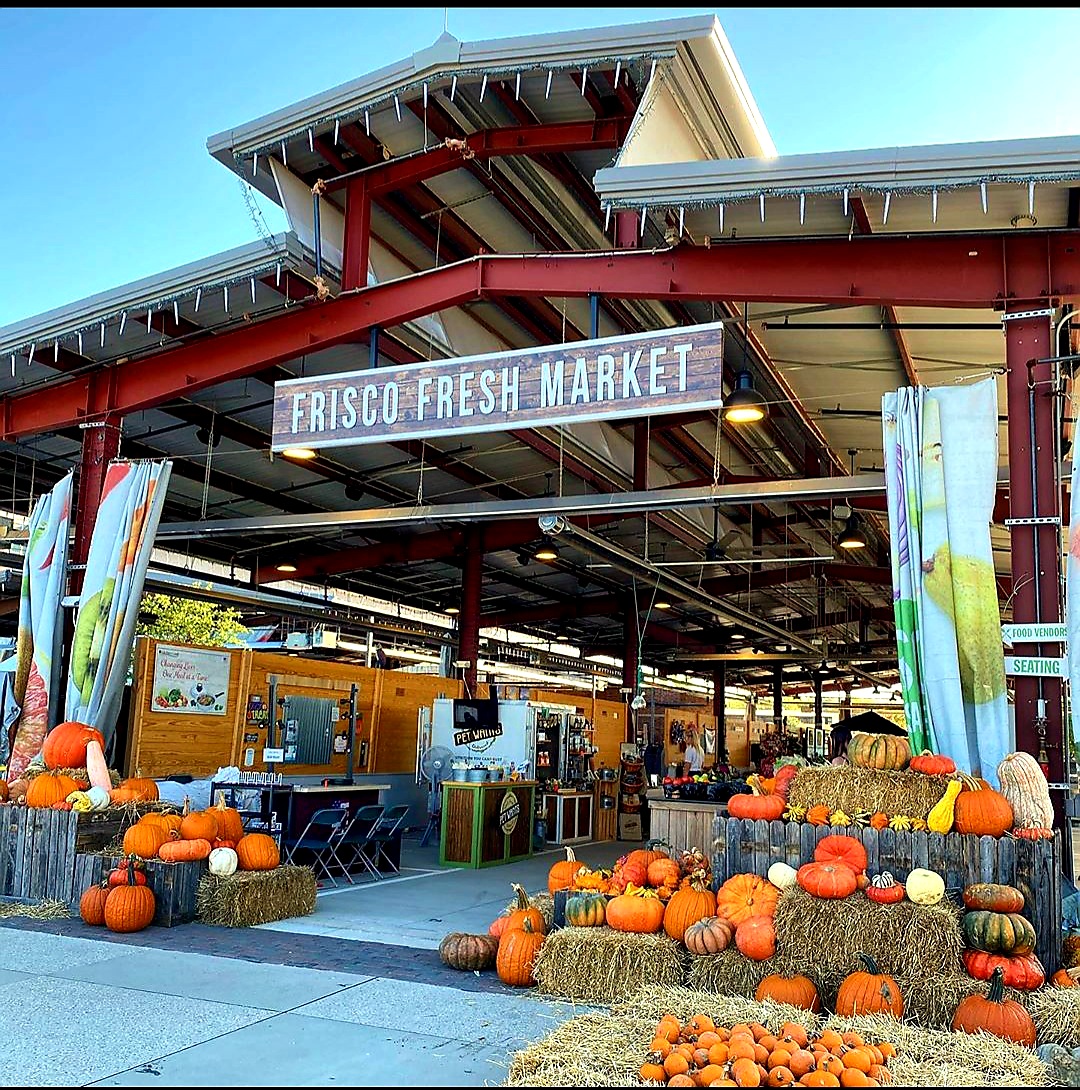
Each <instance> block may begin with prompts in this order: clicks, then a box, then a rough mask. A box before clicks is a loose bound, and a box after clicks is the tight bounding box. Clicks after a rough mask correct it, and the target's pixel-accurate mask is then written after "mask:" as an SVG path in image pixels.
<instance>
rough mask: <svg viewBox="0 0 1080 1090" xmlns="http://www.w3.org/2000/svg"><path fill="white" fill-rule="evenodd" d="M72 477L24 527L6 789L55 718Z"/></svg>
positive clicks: (0, 749) (3, 751)
mask: <svg viewBox="0 0 1080 1090" xmlns="http://www.w3.org/2000/svg"><path fill="white" fill-rule="evenodd" d="M72 476H73V474H71V473H69V474H68V475H67V476H66V477H64V478H62V479H61V480H60V481H58V482H57V483H56V486H55V487H54V488H53V490H52V491H51V492H46V493H45V494H44V495H42V496H41V497H39V498H38V501H37V503H36V504H35V505H34V511H33V514H32V515H31V516H30V524H29V526H28V527H27V532H28V535H29V538H28V541H27V546H26V555H25V556H24V557H23V575H22V587H21V590H20V595H19V635H18V638H17V641H16V649H15V654H16V663H15V684H14V693H13V695H14V697H15V701H16V703H17V704H18V705H19V706H20V707H21V709H22V711H21V714H20V716H19V718H18V719H17V720H16V721H15V724H14V735H13V737H12V738H11V739H10V742H11V746H10V755H9V754H8V752H7V749H8V746H7V743H8V741H9V739H8V738H7V737H6V735H5V737H4V738H3V739H2V743H3V744H0V759H2V758H5V757H6V758H7V772H6V774H5V775H6V778H7V780H8V782H9V783H10V782H13V781H14V780H17V779H18V778H19V776H21V775H22V773H23V772H24V771H25V769H26V766H27V765H28V764H29V763H30V762H31V761H32V760H33V759H34V757H36V756H37V754H38V753H40V752H41V745H42V743H43V742H44V741H45V735H46V734H47V733H48V730H49V728H50V727H53V726H55V725H56V723H57V722H58V721H59V718H60V694H59V692H58V691H57V690H58V688H59V684H58V682H59V666H60V656H61V654H62V639H63V633H64V626H63V625H62V624H61V623H60V599H61V597H62V596H63V593H64V589H65V586H66V583H67V554H68V527H69V524H70V521H71V482H72Z"/></svg>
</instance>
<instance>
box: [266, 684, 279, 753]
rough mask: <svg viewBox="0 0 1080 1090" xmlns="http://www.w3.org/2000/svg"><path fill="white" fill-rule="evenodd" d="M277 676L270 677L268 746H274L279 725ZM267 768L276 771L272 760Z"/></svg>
mask: <svg viewBox="0 0 1080 1090" xmlns="http://www.w3.org/2000/svg"><path fill="white" fill-rule="evenodd" d="M277 714H278V707H277V677H274V676H272V677H271V678H270V714H269V715H268V716H267V717H266V748H267V749H273V748H274V728H275V727H276V726H277ZM266 768H267V771H268V772H273V771H274V765H273V763H272V762H270V761H267V763H266Z"/></svg>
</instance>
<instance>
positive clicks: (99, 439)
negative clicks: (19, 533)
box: [71, 417, 120, 592]
mask: <svg viewBox="0 0 1080 1090" xmlns="http://www.w3.org/2000/svg"><path fill="white" fill-rule="evenodd" d="M82 429H83V436H82V461H81V462H80V464H79V490H78V495H77V498H76V506H75V549H74V553H73V555H72V563H74V564H85V563H86V558H87V556H89V554H90V537H91V535H92V534H93V532H94V523H95V522H96V521H97V513H98V506H99V505H100V503H101V488H102V485H103V484H104V483H105V472H106V470H107V469H108V466H109V463H110V462H111V461H112V460H113V459H114V458H115V457H116V456H117V454H118V453H119V452H120V422H119V420H117V419H116V417H107V418H106V419H105V421H104V422H102V423H100V424H97V423H95V424H83V425H82ZM82 578H83V577H82V572H81V571H76V572H72V576H71V582H72V590H73V592H78V591H79V590H80V589H81V587H82Z"/></svg>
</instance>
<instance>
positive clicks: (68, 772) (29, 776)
mask: <svg viewBox="0 0 1080 1090" xmlns="http://www.w3.org/2000/svg"><path fill="white" fill-rule="evenodd" d="M46 772H55V773H56V774H57V775H59V776H70V777H71V778H72V779H73V780H75V782H76V783H89V782H90V773H89V772H87V771H86V769H85V768H54V769H50V768H46V767H45V766H44V765H30V767H29V768H27V769H26V770H25V771H24V772H23V779H24V780H33V779H35V778H36V777H38V776H41V775H42V774H44V773H46ZM109 779H110V780H112V785H113V787H119V786H120V784H121V783H123V777H122V776H121V775H120V773H119V772H117V771H116V769H115V768H110V769H109Z"/></svg>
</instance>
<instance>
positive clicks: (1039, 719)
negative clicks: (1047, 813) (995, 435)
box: [1027, 361, 1060, 779]
mask: <svg viewBox="0 0 1080 1090" xmlns="http://www.w3.org/2000/svg"><path fill="white" fill-rule="evenodd" d="M1027 373H1028V444H1029V451H1028V453H1029V455H1030V462H1031V517H1032V518H1038V517H1039V473H1038V465H1037V460H1036V446H1035V364H1034V362H1033V361H1029V362H1028V367H1027ZM1031 538H1032V549H1033V553H1034V558H1035V588H1034V589H1035V623H1036V624H1037V625H1041V624H1042V619H1043V612H1042V587H1041V585H1040V584H1041V582H1042V578H1041V576H1042V569H1041V566H1040V563H1039V559H1040V558H1039V524H1038V523H1034V524H1033V525H1032V527H1031ZM1058 551H1060V550H1058ZM1035 653H1036V654H1037V655H1038V656H1039V657H1040V658H1041V657H1042V653H1043V649H1042V644H1041V643H1037V644H1036V645H1035ZM1035 686H1036V693H1037V697H1036V703H1035V717H1034V723H1033V725H1034V727H1035V730H1036V731H1037V732H1038V737H1039V755H1038V760H1039V764H1041V765H1042V768H1043V772H1044V773H1045V774H1046V776H1047V778H1048V779H1049V777H1050V762H1049V758H1048V757H1047V754H1046V726H1047V720H1046V696H1045V693H1044V690H1043V679H1042V675H1041V674H1039V675H1038V676H1037V677H1036V679H1035Z"/></svg>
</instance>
